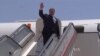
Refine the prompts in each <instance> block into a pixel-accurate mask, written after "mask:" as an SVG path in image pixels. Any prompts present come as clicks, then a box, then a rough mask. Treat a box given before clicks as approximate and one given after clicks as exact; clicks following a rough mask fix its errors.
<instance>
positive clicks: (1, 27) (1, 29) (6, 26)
mask: <svg viewBox="0 0 100 56" xmlns="http://www.w3.org/2000/svg"><path fill="white" fill-rule="evenodd" d="M39 20H40V19H39ZM37 21H38V19H37V20H36V21H34V20H19V21H15V22H8V23H0V36H2V35H8V36H9V35H11V34H12V33H13V32H14V31H15V30H16V29H18V28H19V27H20V26H21V25H23V24H26V25H28V26H29V27H30V29H31V30H32V31H33V32H34V33H35V35H36V29H37V28H36V26H40V25H36V24H37ZM69 23H73V24H74V26H75V27H76V28H78V29H79V28H80V27H81V26H82V27H83V28H84V30H83V32H98V29H97V28H98V25H99V24H100V19H87V20H61V34H63V31H64V28H65V27H67V26H68V24H69ZM27 54H28V52H27V51H26V54H25V55H27ZM25 55H22V56H25Z"/></svg>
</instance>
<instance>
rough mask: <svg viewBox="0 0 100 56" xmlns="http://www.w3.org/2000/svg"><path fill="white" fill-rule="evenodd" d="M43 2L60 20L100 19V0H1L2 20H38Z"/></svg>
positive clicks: (0, 16) (0, 17)
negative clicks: (53, 9)
mask: <svg viewBox="0 0 100 56" xmlns="http://www.w3.org/2000/svg"><path fill="white" fill-rule="evenodd" d="M41 2H43V3H44V13H48V9H49V8H55V10H56V14H55V16H56V17H57V18H59V19H60V20H82V19H100V0H0V22H12V21H17V20H36V19H37V18H39V15H38V12H39V5H40V3H41Z"/></svg>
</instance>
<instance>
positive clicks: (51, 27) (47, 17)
mask: <svg viewBox="0 0 100 56" xmlns="http://www.w3.org/2000/svg"><path fill="white" fill-rule="evenodd" d="M43 8H44V5H43V3H41V4H40V9H39V16H40V17H41V19H43V23H44V28H43V31H42V34H43V43H44V45H45V44H46V42H47V41H48V40H49V38H50V36H51V35H52V34H53V33H55V34H56V35H57V37H58V38H59V36H60V31H59V26H58V19H57V18H56V17H54V14H55V9H54V8H50V9H49V14H43Z"/></svg>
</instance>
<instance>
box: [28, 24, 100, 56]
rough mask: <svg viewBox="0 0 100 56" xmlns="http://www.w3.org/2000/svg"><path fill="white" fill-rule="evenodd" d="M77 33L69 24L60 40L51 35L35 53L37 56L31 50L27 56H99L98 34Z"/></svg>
mask: <svg viewBox="0 0 100 56" xmlns="http://www.w3.org/2000/svg"><path fill="white" fill-rule="evenodd" d="M78 31H79V30H78V29H75V27H74V25H73V24H72V23H70V24H69V26H68V27H67V29H66V30H65V31H64V33H63V34H62V35H61V36H60V39H57V37H56V35H55V34H53V35H52V36H51V37H50V39H49V40H48V42H47V43H46V45H45V46H43V47H42V48H41V50H40V51H38V52H37V51H36V53H38V54H37V55H34V54H33V52H34V51H33V50H31V51H30V53H29V54H28V55H27V56H100V53H99V52H100V42H99V41H98V40H99V34H98V32H78ZM37 47H38V46H37ZM33 49H34V48H33ZM38 49H39V48H38Z"/></svg>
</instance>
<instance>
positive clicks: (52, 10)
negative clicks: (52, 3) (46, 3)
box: [49, 8, 55, 16]
mask: <svg viewBox="0 0 100 56" xmlns="http://www.w3.org/2000/svg"><path fill="white" fill-rule="evenodd" d="M54 14H55V9H54V8H50V9H49V15H51V16H54Z"/></svg>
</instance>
